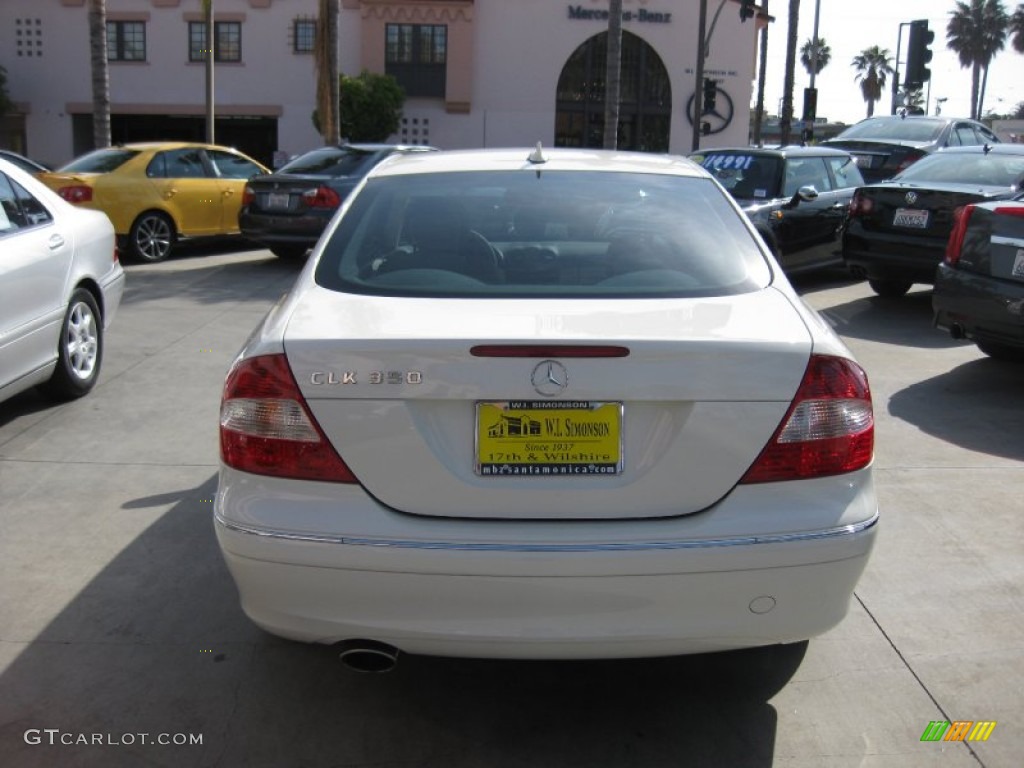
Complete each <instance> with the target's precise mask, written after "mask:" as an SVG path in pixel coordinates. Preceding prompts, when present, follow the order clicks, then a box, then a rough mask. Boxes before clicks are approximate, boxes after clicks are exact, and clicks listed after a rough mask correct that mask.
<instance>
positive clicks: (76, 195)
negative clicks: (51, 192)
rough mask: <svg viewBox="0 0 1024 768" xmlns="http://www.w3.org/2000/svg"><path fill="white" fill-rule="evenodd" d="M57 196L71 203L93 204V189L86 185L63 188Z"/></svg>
mask: <svg viewBox="0 0 1024 768" xmlns="http://www.w3.org/2000/svg"><path fill="white" fill-rule="evenodd" d="M57 194H58V195H60V196H61V197H63V198H64V199H65V200H67V201H68V202H69V203H89V202H92V187H87V186H84V185H75V186H72V187H61V188H60V189H58V190H57Z"/></svg>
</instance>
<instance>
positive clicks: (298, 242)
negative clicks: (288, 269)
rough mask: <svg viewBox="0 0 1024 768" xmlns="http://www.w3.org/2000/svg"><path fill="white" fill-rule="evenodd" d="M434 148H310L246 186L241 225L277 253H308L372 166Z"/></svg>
mask: <svg viewBox="0 0 1024 768" xmlns="http://www.w3.org/2000/svg"><path fill="white" fill-rule="evenodd" d="M432 150H434V148H433V147H425V146H413V145H405V144H343V145H341V146H337V147H320V148H319V149H314V150H310V151H309V152H306V153H305V154H303V155H300V156H299V157H296V158H294V159H293V160H291V161H289V162H288V163H287V164H285V165H283V166H282V167H281V168H279V169H278V170H277V171H275V172H274V173H272V174H270V175H269V176H260V177H256V178H254V179H251V180H250V181H249V183H248V184H246V186H245V194H244V197H243V199H242V210H241V212H240V213H239V217H238V225H239V228H240V229H241V231H242V234H243V235H245V236H246V237H247V238H249V239H250V240H254V241H255V242H258V243H260V244H261V245H263V246H265V247H267V248H269V249H270V251H271V253H273V254H274V255H276V256H280V257H282V258H297V257H302V256H305V255H306V253H307V251H309V249H310V248H312V247H313V246H314V245H316V241H317V240H318V239H319V238H320V233H321V232H323V231H324V228H325V227H326V226H327V222H329V221H330V220H331V217H332V216H334V213H335V211H337V210H338V208H340V207H341V204H342V202H344V200H345V198H346V197H348V195H349V193H351V192H352V190H353V189H355V187H356V185H358V184H359V182H360V181H362V180H363V177H364V176H365V175H366V174H367V173H368V172H369V171H370V169H371V168H373V167H374V166H375V165H377V163H379V162H381V161H382V160H384V159H386V158H388V157H391V156H392V155H396V154H408V153H413V152H429V151H432Z"/></svg>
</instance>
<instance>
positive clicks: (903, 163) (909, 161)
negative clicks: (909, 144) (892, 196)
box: [893, 151, 927, 176]
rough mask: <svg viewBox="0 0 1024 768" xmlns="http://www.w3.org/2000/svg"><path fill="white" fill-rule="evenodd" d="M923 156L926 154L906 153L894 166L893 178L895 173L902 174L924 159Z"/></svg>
mask: <svg viewBox="0 0 1024 768" xmlns="http://www.w3.org/2000/svg"><path fill="white" fill-rule="evenodd" d="M925 154H927V153H925V152H916V151H915V152H908V153H907V155H906V156H905V157H904V158H903V159H902V160H900V164H899V165H897V166H896V171H895V172H894V173H893V176H895V175H896V174H897V173H902V172H903V171H905V170H907V168H909V167H910V166H912V165H913V164H914V163H916V162H917V161H918V160H920V159H921V158H922V157H924V156H925Z"/></svg>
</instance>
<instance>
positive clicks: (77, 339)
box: [45, 288, 103, 399]
mask: <svg viewBox="0 0 1024 768" xmlns="http://www.w3.org/2000/svg"><path fill="white" fill-rule="evenodd" d="M102 360H103V320H102V318H101V317H100V310H99V307H98V306H97V305H96V299H95V298H93V295H92V294H91V293H89V292H88V291H87V290H85V289H84V288H79V289H77V290H76V291H75V292H74V293H73V294H71V301H70V302H68V309H67V312H65V313H64V322H63V323H62V324H61V327H60V340H59V342H58V345H57V368H56V370H54V372H53V376H51V377H50V380H49V381H48V382H47V383H46V385H45V388H46V390H47V392H48V393H49V394H50V395H51V396H53V397H57V398H61V399H71V398H75V397H81V396H82V395H84V394H86V393H87V392H88V391H89V390H90V389H92V388H93V385H94V384H95V383H96V379H97V377H99V375H100V363H101V362H102Z"/></svg>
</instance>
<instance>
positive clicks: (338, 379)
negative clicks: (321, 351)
mask: <svg viewBox="0 0 1024 768" xmlns="http://www.w3.org/2000/svg"><path fill="white" fill-rule="evenodd" d="M360 376H361V374H360V373H359V372H358V371H313V373H311V374H310V376H309V383H310V384H313V385H314V386H318V387H319V386H323V385H334V384H359V383H360ZM363 381H364V383H366V384H422V383H423V373H422V372H420V371H369V372H368V373H367V374H366V378H365V379H364V380H363Z"/></svg>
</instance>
